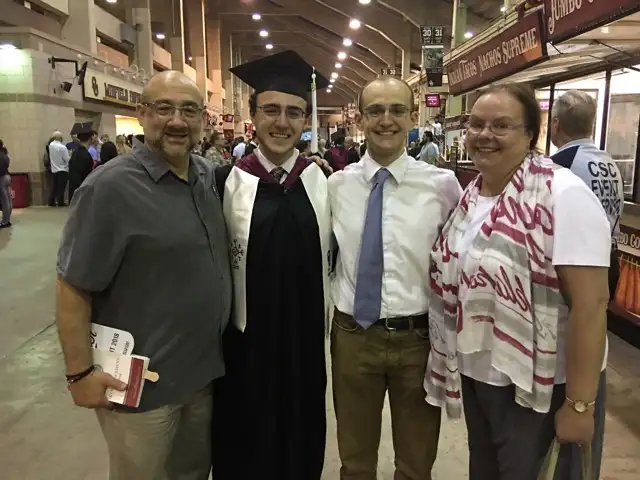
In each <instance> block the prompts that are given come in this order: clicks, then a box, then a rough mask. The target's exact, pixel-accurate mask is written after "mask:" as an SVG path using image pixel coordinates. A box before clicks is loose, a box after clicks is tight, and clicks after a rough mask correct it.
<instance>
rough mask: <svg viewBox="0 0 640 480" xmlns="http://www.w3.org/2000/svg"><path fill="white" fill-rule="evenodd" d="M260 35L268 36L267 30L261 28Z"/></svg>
mask: <svg viewBox="0 0 640 480" xmlns="http://www.w3.org/2000/svg"><path fill="white" fill-rule="evenodd" d="M260 36H261V37H262V38H265V37H268V36H269V32H267V31H266V30H264V29H262V30H260Z"/></svg>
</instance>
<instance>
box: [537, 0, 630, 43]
mask: <svg viewBox="0 0 640 480" xmlns="http://www.w3.org/2000/svg"><path fill="white" fill-rule="evenodd" d="M637 11H640V1H638V0H572V1H567V0H544V14H545V24H546V27H547V36H548V39H549V41H550V42H553V43H558V42H562V41H564V40H567V39H569V38H572V37H575V36H577V35H579V34H581V33H584V32H588V31H589V30H593V29H594V28H597V27H600V26H602V25H606V24H607V23H611V22H613V21H615V20H618V19H620V18H623V17H626V16H627V15H631V14H632V13H634V12H637Z"/></svg>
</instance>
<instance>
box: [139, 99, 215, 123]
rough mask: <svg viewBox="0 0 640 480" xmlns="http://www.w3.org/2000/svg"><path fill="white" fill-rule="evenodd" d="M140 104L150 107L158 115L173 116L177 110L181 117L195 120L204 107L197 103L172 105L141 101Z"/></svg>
mask: <svg viewBox="0 0 640 480" xmlns="http://www.w3.org/2000/svg"><path fill="white" fill-rule="evenodd" d="M142 105H144V106H146V107H149V108H151V109H152V110H153V111H154V112H155V113H156V115H158V116H160V117H173V115H175V113H176V110H178V111H179V112H180V115H182V118H185V119H187V120H195V119H196V118H198V117H200V115H202V112H203V111H204V108H202V107H200V106H198V105H174V104H172V103H167V102H157V103H155V102H154V103H143V104H142Z"/></svg>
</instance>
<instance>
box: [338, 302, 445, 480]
mask: <svg viewBox="0 0 640 480" xmlns="http://www.w3.org/2000/svg"><path fill="white" fill-rule="evenodd" d="M429 348H430V346H429V340H428V338H427V329H420V330H408V331H400V330H395V331H390V330H387V329H385V328H384V327H381V326H377V325H374V326H372V327H370V328H369V329H367V330H364V329H362V328H361V327H360V326H359V325H358V324H357V323H355V321H354V320H353V318H351V317H349V316H346V315H344V314H341V313H340V312H336V315H335V317H334V321H333V329H332V332H331V359H332V378H333V401H334V406H335V411H336V419H337V424H338V449H339V451H340V459H341V461H342V468H341V469H340V479H341V480H376V478H377V477H376V469H377V466H378V448H379V446H380V433H381V427H382V408H383V405H384V397H385V394H386V393H387V392H388V393H389V404H390V407H391V426H392V432H393V447H394V450H395V465H396V472H395V476H394V479H395V480H430V479H431V469H432V467H433V463H434V462H435V459H436V453H437V450H438V438H439V435H440V408H437V407H433V406H431V405H429V404H428V403H427V402H426V401H425V396H426V394H425V392H424V387H423V383H424V375H425V370H426V366H427V358H428V356H429Z"/></svg>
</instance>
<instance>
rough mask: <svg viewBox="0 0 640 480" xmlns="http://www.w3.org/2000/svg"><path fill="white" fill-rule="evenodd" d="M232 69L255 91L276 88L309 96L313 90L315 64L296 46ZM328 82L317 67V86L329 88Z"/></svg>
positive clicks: (299, 95) (303, 96)
mask: <svg viewBox="0 0 640 480" xmlns="http://www.w3.org/2000/svg"><path fill="white" fill-rule="evenodd" d="M229 71H230V72H231V73H233V74H234V75H235V76H236V77H238V78H239V79H240V80H242V81H243V82H244V83H246V84H247V85H249V86H250V87H251V88H253V89H254V90H255V93H262V92H268V91H275V92H282V93H288V94H290V95H295V96H296V97H301V98H304V99H305V100H307V98H308V92H310V91H311V81H312V79H311V75H312V74H313V67H312V66H311V65H309V64H308V63H307V62H306V61H305V60H304V59H303V58H302V57H301V56H300V55H298V54H297V53H296V52H294V51H293V50H286V51H284V52H280V53H275V54H273V55H269V56H268V57H263V58H260V59H258V60H254V61H252V62H248V63H244V64H242V65H238V66H237V67H233V68H230V69H229ZM329 83H330V82H329V80H328V79H327V78H326V77H324V76H322V75H320V74H319V73H318V72H317V71H316V89H318V90H319V89H321V88H326V87H327V86H328V85H329Z"/></svg>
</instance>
